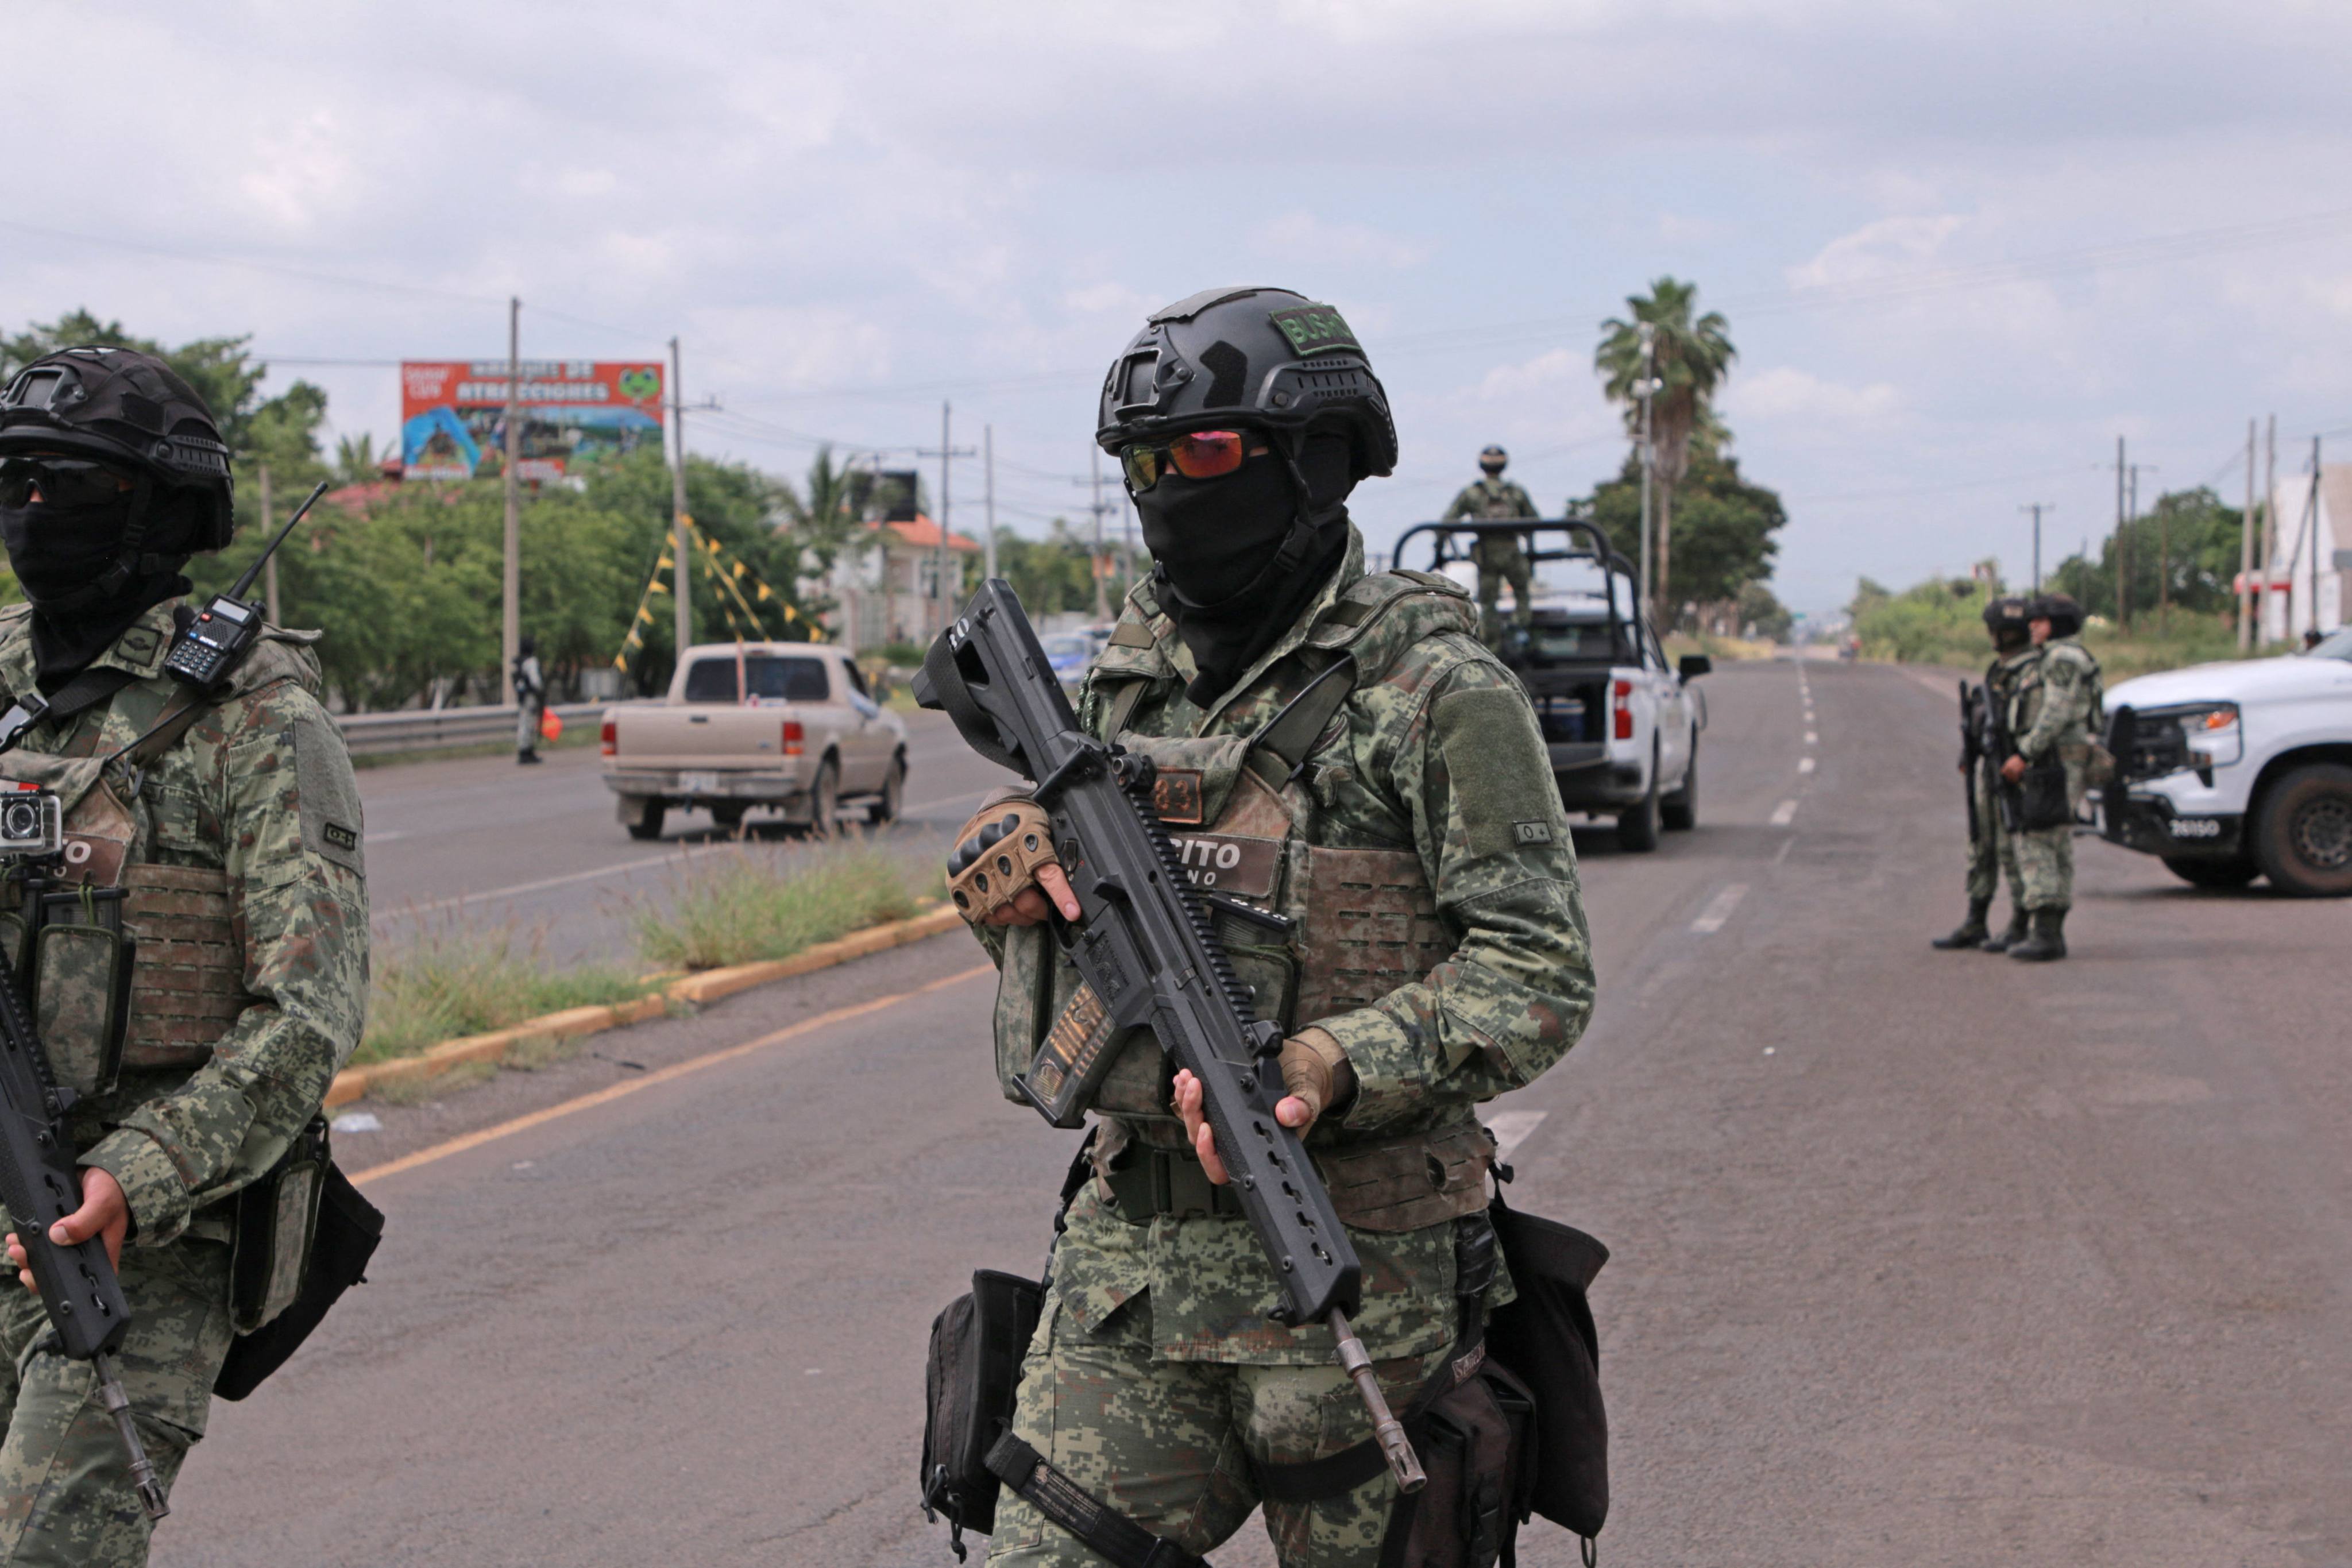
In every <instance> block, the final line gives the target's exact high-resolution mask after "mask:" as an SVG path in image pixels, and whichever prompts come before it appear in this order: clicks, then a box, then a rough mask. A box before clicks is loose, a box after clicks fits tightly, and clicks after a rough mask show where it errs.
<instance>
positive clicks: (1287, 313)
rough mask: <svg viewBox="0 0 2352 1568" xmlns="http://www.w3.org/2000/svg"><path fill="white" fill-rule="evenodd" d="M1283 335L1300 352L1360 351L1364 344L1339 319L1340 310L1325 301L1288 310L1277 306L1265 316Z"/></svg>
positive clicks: (1302, 353) (1345, 323) (1362, 350)
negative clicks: (1268, 315) (1269, 315)
mask: <svg viewBox="0 0 2352 1568" xmlns="http://www.w3.org/2000/svg"><path fill="white" fill-rule="evenodd" d="M1268 319H1269V320H1271V321H1273V322H1274V324H1275V326H1276V328H1278V329H1279V330H1280V331H1281V332H1282V335H1283V336H1284V337H1286V338H1287V339H1289V340H1290V346H1291V348H1292V349H1293V350H1294V351H1296V352H1297V353H1299V354H1300V355H1302V356H1304V355H1307V354H1328V353H1357V354H1360V353H1363V352H1364V349H1363V345H1362V344H1360V343H1359V342H1356V334H1355V333H1353V332H1351V331H1349V330H1348V323H1347V322H1346V321H1342V320H1340V319H1339V311H1337V310H1333V309H1332V308H1331V307H1330V306H1328V305H1298V306H1294V307H1293V308H1291V309H1290V310H1276V311H1275V312H1274V313H1273V315H1272V316H1271V317H1270V318H1268Z"/></svg>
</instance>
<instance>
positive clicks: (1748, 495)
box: [1570, 440, 1789, 620]
mask: <svg viewBox="0 0 2352 1568" xmlns="http://www.w3.org/2000/svg"><path fill="white" fill-rule="evenodd" d="M1682 496H1683V503H1682V505H1683V511H1682V550H1681V552H1680V562H1679V564H1678V566H1677V568H1676V571H1675V589H1676V594H1675V601H1674V602H1675V603H1676V604H1679V603H1681V602H1683V601H1685V600H1695V601H1697V602H1699V603H1702V604H1707V603H1715V602H1718V601H1722V600H1728V599H1734V598H1737V597H1738V595H1739V592H1740V590H1741V589H1743V588H1745V587H1746V586H1747V585H1748V584H1751V583H1760V582H1762V581H1764V580H1765V579H1766V578H1768V577H1769V576H1770V575H1771V574H1772V559H1773V557H1774V556H1775V555H1777V554H1779V553H1780V542H1779V540H1777V539H1775V538H1774V537H1773V536H1774V535H1775V534H1777V533H1778V532H1779V531H1780V529H1781V528H1782V527H1784V526H1785V525H1786V524H1787V522H1788V521H1789V518H1788V512H1787V510H1786V509H1784V508H1783V507H1782V506H1781V504H1780V495H1779V494H1778V492H1776V491H1774V490H1771V489H1767V488H1765V487H1764V486H1762V485H1758V484H1751V483H1749V482H1748V479H1745V478H1744V477H1742V475H1741V474H1740V472H1739V462H1738V458H1733V457H1731V456H1730V455H1729V454H1728V453H1727V452H1725V451H1724V450H1723V449H1722V447H1721V446H1720V445H1719V444H1718V442H1717V441H1715V440H1708V441H1706V442H1703V443H1699V444H1695V445H1694V447H1692V450H1691V453H1690V461H1689V466H1688V468H1686V469H1685V475H1684V482H1683V487H1682ZM1582 505H1589V506H1590V507H1591V516H1592V519H1593V521H1595V522H1597V523H1599V524H1600V525H1601V529H1602V530H1603V531H1605V532H1606V533H1607V534H1608V535H1609V538H1610V542H1611V543H1612V545H1614V546H1615V547H1616V548H1617V549H1618V550H1619V551H1620V552H1623V553H1625V554H1628V555H1631V554H1632V553H1633V550H1634V549H1635V548H1636V543H1635V542H1636V541H1637V540H1638V539H1639V538H1640V536H1641V514H1642V464H1641V458H1640V455H1639V454H1638V453H1636V454H1633V455H1631V456H1629V457H1627V458H1626V459H1625V464H1624V467H1623V468H1621V469H1620V470H1619V472H1618V475H1617V477H1616V478H1615V479H1611V480H1609V481H1608V482H1606V483H1604V484H1601V485H1599V486H1597V487H1595V489H1594V490H1593V493H1592V499H1591V501H1590V502H1589V503H1588V502H1579V501H1571V502H1570V506H1571V508H1574V507H1578V506H1582ZM1668 618H1669V620H1671V619H1672V618H1673V617H1672V616H1669V617H1668Z"/></svg>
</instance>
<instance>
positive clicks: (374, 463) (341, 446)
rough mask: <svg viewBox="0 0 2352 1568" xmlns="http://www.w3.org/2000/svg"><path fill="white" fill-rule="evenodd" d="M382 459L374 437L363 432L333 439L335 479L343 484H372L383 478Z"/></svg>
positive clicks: (382, 456)
mask: <svg viewBox="0 0 2352 1568" xmlns="http://www.w3.org/2000/svg"><path fill="white" fill-rule="evenodd" d="M383 458H384V455H383V453H382V452H379V451H377V450H376V449H375V437H373V436H371V435H369V434H367V433H366V432H365V431H362V432H361V433H360V434H359V435H357V436H339V437H336V438H335V478H336V479H339V480H341V482H342V483H344V484H347V485H365V484H373V483H374V482H375V481H376V480H378V479H382V478H383Z"/></svg>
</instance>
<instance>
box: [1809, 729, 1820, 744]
mask: <svg viewBox="0 0 2352 1568" xmlns="http://www.w3.org/2000/svg"><path fill="white" fill-rule="evenodd" d="M1821 743H1822V732H1821V731H1819V730H1808V731H1805V744H1807V745H1808V746H1818V745H1820V744H1821Z"/></svg>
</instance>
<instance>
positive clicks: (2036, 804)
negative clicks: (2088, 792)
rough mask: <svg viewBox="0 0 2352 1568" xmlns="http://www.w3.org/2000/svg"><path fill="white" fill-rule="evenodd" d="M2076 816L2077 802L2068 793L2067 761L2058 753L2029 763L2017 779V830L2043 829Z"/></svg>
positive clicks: (2030, 831)
mask: <svg viewBox="0 0 2352 1568" xmlns="http://www.w3.org/2000/svg"><path fill="white" fill-rule="evenodd" d="M2073 821H2074V802H2073V801H2071V800H2069V799H2067V797H2066V764H2065V763H2062V762H2060V761H2058V760H2057V759H2056V758H2054V757H2053V759H2051V760H2050V761H2049V762H2046V763H2027V764H2026V768H2025V772H2024V773H2023V775H2022V776H2021V777H2020V778H2019V779H2018V781H2017V830H2018V831H2019V832H2020V833H2039V832H2041V831H2042V830H2043V829H2044V828H2050V827H2064V826H2067V825H2068V824H2069V823H2071V822H2073Z"/></svg>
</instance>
